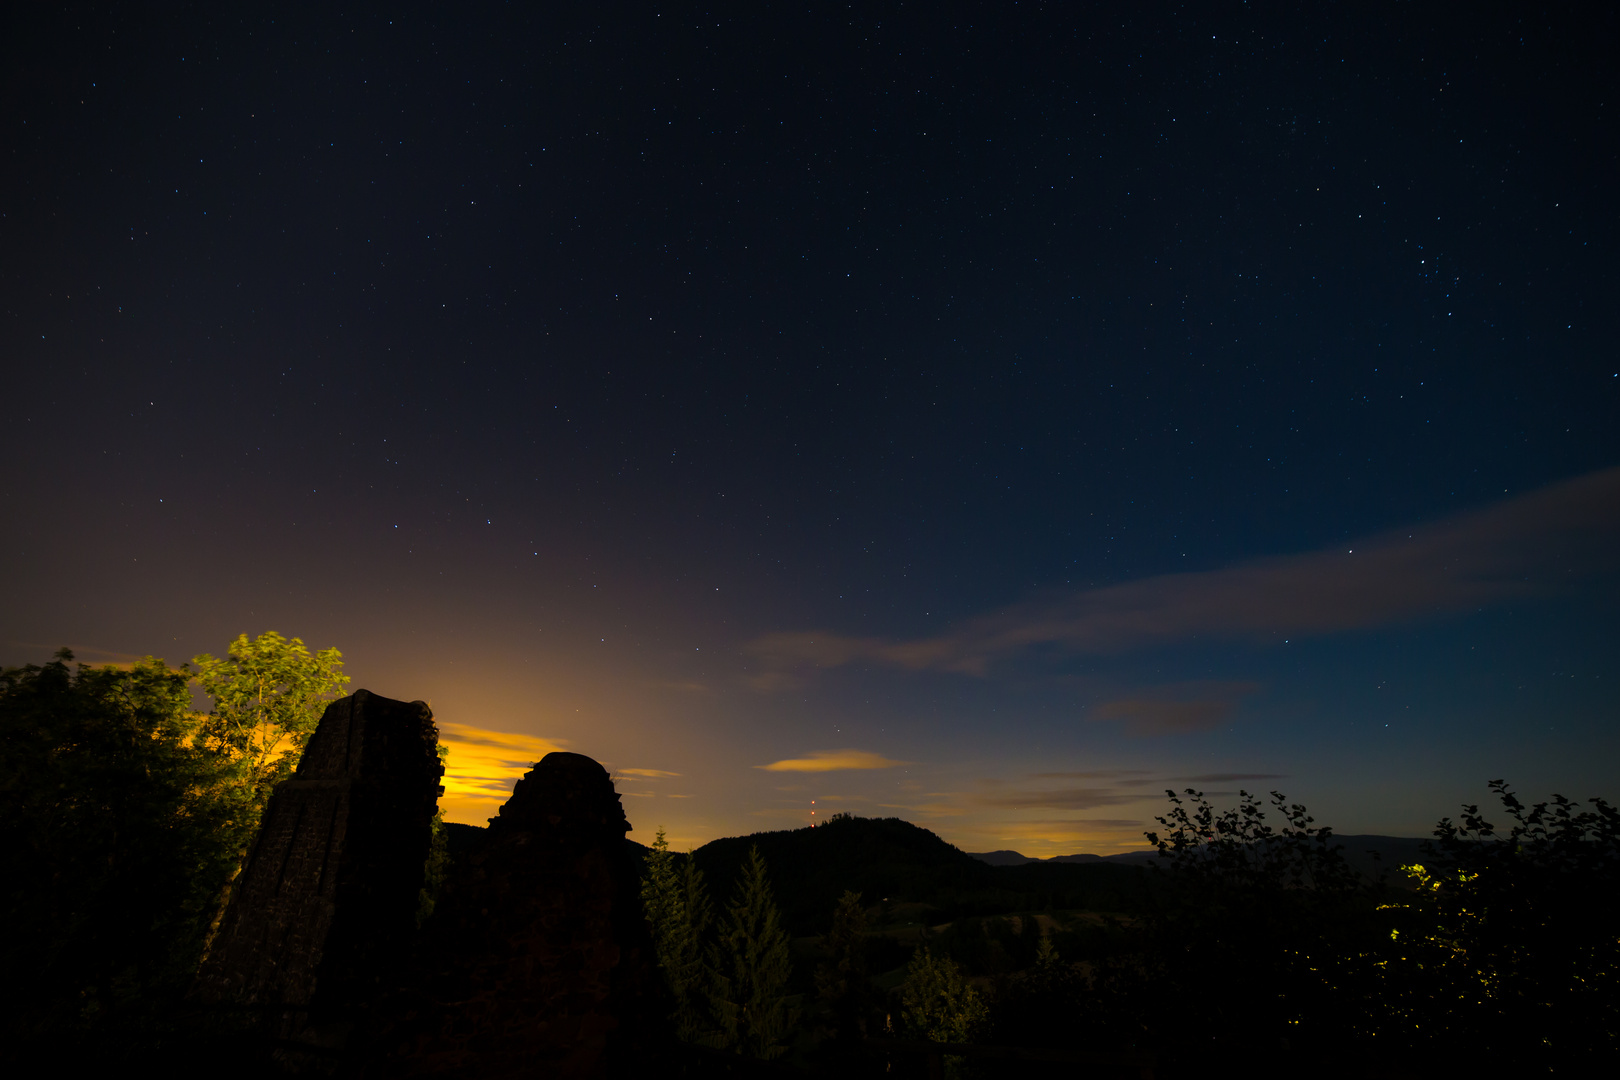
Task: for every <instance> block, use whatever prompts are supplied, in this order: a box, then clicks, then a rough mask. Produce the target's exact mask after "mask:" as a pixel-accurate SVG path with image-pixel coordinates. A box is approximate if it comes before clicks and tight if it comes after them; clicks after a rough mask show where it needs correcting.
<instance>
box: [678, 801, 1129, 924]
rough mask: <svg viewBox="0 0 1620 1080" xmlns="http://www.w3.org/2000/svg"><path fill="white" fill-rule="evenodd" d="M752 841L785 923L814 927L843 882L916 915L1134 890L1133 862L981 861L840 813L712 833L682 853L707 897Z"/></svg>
mask: <svg viewBox="0 0 1620 1080" xmlns="http://www.w3.org/2000/svg"><path fill="white" fill-rule="evenodd" d="M754 845H758V847H759V850H760V854H761V855H763V856H764V857H765V862H766V865H767V867H768V868H769V874H770V882H771V888H772V891H773V892H775V894H776V901H777V905H778V906H779V907H780V908H781V911H782V917H783V920H784V922H785V923H786V924H787V928H788V930H789V932H791V933H793V934H796V935H804V934H818V933H821V932H823V931H824V930H825V929H826V927H827V923H828V921H829V919H830V918H831V916H832V910H833V905H834V903H835V902H836V901H837V899H838V897H839V896H841V895H843V893H844V892H845V890H850V891H853V892H858V893H860V894H861V896H862V898H863V900H864V901H865V902H866V903H868V904H879V903H886V906H887V907H889V908H891V909H893V908H896V907H901V906H904V905H915V906H916V915H917V917H918V918H919V919H921V920H927V921H934V920H939V921H943V920H946V919H950V918H954V917H956V916H959V915H968V914H992V913H1001V912H1008V911H1016V910H1031V909H1035V910H1039V909H1042V908H1046V907H1052V906H1058V907H1088V908H1104V909H1107V910H1121V909H1127V908H1129V907H1131V906H1134V903H1135V901H1136V899H1137V898H1138V897H1139V896H1140V893H1141V889H1142V884H1141V881H1140V879H1141V877H1142V872H1141V870H1140V869H1139V868H1135V867H1124V866H1112V865H1094V864H1091V865H1074V864H1067V865H1055V864H1049V863H1042V864H1036V865H1031V866H990V865H988V864H986V863H984V862H982V861H980V860H979V859H976V858H974V857H973V856H972V855H969V854H967V853H966V852H964V851H962V850H961V849H959V848H956V847H954V846H952V845H951V844H948V843H946V842H945V841H944V840H941V839H940V838H939V837H938V836H935V835H934V834H933V833H932V832H929V831H928V830H927V829H924V828H921V827H919V826H917V825H913V824H911V823H910V822H908V821H902V820H900V819H899V818H840V819H836V820H831V821H828V822H826V823H824V824H822V825H818V826H816V827H815V828H802V829H793V830H791V831H786V832H770V833H755V834H754V835H752V836H732V837H725V838H724V839H720V840H713V841H710V842H709V843H707V844H704V845H703V846H702V847H700V848H698V849H697V850H696V851H695V852H693V853H692V855H693V857H694V858H695V859H696V860H697V865H698V868H699V869H701V870H702V871H703V876H704V878H705V879H706V881H707V882H708V885H709V891H710V894H711V895H712V896H713V898H714V899H715V901H716V902H717V903H722V904H723V903H725V901H726V900H727V898H728V897H729V895H730V892H731V888H732V883H733V882H734V881H736V880H737V876H738V871H739V869H740V868H741V866H742V864H743V861H744V860H745V859H746V858H747V857H748V849H749V848H750V847H751V846H754Z"/></svg>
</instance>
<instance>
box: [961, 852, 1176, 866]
mask: <svg viewBox="0 0 1620 1080" xmlns="http://www.w3.org/2000/svg"><path fill="white" fill-rule="evenodd" d="M968 854H969V855H971V856H972V857H973V858H975V859H978V860H979V861H980V862H982V863H989V864H990V865H991V866H1028V865H1030V864H1031V863H1042V864H1045V865H1051V864H1052V863H1109V864H1112V865H1115V866H1146V865H1147V864H1148V863H1151V862H1153V861H1155V860H1156V859H1158V857H1159V853H1158V852H1157V851H1123V852H1120V853H1119V854H1117V855H1053V856H1052V857H1051V858H1049V859H1036V858H1032V857H1031V856H1028V855H1025V854H1023V853H1021V852H1017V851H1006V850H1002V851H970V852H968Z"/></svg>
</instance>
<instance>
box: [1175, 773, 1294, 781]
mask: <svg viewBox="0 0 1620 1080" xmlns="http://www.w3.org/2000/svg"><path fill="white" fill-rule="evenodd" d="M1170 779H1171V780H1173V781H1176V782H1178V783H1187V784H1231V783H1236V782H1237V781H1239V780H1286V779H1288V774H1287V773H1278V772H1212V773H1199V774H1198V775H1197V776H1172V777H1170Z"/></svg>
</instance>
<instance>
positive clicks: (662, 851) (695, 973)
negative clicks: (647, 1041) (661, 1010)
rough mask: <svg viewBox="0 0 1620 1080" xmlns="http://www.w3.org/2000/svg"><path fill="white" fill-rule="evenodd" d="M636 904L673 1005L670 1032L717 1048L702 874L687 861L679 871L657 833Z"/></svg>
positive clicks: (709, 909)
mask: <svg viewBox="0 0 1620 1080" xmlns="http://www.w3.org/2000/svg"><path fill="white" fill-rule="evenodd" d="M641 902H642V906H643V907H644V909H645V910H646V913H647V921H648V922H650V923H651V924H652V933H653V950H654V954H655V955H656V956H657V958H658V966H659V969H660V970H661V971H662V972H663V975H664V981H665V984H666V985H667V986H668V987H669V991H670V995H671V997H673V998H674V1001H675V1012H674V1020H675V1034H676V1036H677V1037H678V1038H680V1039H682V1040H684V1041H686V1042H692V1043H700V1044H702V1045H705V1046H716V1047H718V1046H720V1045H722V1043H723V1042H724V1039H723V1038H722V1037H721V1035H720V1033H719V1029H720V1026H721V1025H720V1024H719V1022H718V1020H717V1015H718V1013H719V1011H720V1007H719V1001H720V997H721V995H720V993H719V988H718V986H717V983H716V977H715V972H714V968H713V966H712V962H711V958H710V956H709V954H708V950H706V949H705V947H704V946H705V939H706V938H707V937H708V936H709V929H710V926H711V925H712V923H713V921H714V908H713V905H711V904H710V903H709V896H708V890H707V889H706V888H705V887H704V884H703V872H702V871H701V870H699V869H698V868H697V866H696V865H695V864H694V863H693V861H692V859H691V858H690V857H688V858H687V859H686V860H685V864H684V865H683V866H681V867H680V868H677V867H676V865H675V855H674V853H673V852H671V851H670V850H669V840H668V839H667V838H666V837H665V836H664V830H662V829H659V830H658V837H657V839H655V840H654V841H653V846H652V850H651V851H650V852H649V853H648V855H647V872H646V875H645V876H644V877H643V878H642V880H641Z"/></svg>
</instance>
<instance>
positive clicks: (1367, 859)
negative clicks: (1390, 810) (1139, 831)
mask: <svg viewBox="0 0 1620 1080" xmlns="http://www.w3.org/2000/svg"><path fill="white" fill-rule="evenodd" d="M1333 842H1334V843H1335V844H1338V845H1339V846H1341V847H1342V848H1343V849H1344V858H1345V861H1346V862H1348V863H1349V864H1350V865H1351V866H1353V867H1355V868H1356V869H1357V870H1359V871H1360V872H1361V873H1362V874H1364V875H1366V876H1367V877H1370V878H1376V877H1378V875H1379V874H1380V873H1381V872H1382V873H1386V874H1388V875H1389V877H1390V878H1391V879H1392V880H1394V881H1395V882H1396V883H1397V884H1398V883H1401V882H1402V881H1403V880H1404V875H1403V874H1402V873H1401V870H1400V868H1401V867H1402V866H1403V865H1405V864H1408V863H1421V862H1422V861H1423V860H1424V858H1425V852H1424V850H1423V847H1424V845H1425V844H1427V843H1428V842H1429V841H1427V840H1424V839H1420V838H1418V837H1415V836H1379V835H1377V834H1375V833H1351V834H1347V835H1342V836H1341V835H1339V834H1334V837H1333ZM969 854H970V857H971V858H975V859H978V860H979V861H980V862H982V863H986V864H987V865H990V866H1033V865H1039V866H1051V865H1052V864H1054V863H1085V864H1093V865H1095V864H1097V863H1108V864H1112V865H1115V866H1148V865H1151V864H1153V863H1155V862H1158V860H1159V853H1158V852H1157V851H1154V850H1151V849H1149V850H1146V851H1126V852H1121V853H1120V854H1117V855H1054V856H1053V857H1051V858H1049V859H1034V858H1031V857H1029V856H1028V855H1024V854H1022V853H1020V852H1017V851H1006V850H1002V851H984V852H970V853H969Z"/></svg>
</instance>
